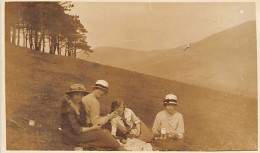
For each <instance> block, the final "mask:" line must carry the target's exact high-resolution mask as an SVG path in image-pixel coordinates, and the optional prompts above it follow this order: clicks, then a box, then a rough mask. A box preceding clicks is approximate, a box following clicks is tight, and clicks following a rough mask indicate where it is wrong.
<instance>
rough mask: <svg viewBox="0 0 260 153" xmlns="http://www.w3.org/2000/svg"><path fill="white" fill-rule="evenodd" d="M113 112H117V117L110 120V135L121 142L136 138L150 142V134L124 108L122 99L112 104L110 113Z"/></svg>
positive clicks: (135, 117) (133, 115)
mask: <svg viewBox="0 0 260 153" xmlns="http://www.w3.org/2000/svg"><path fill="white" fill-rule="evenodd" d="M113 111H117V112H118V116H117V117H115V118H113V119H112V120H111V134H112V135H113V136H114V137H115V138H119V139H121V140H123V139H127V138H133V137H136V138H138V139H140V140H143V141H145V142H150V141H151V140H152V138H153V137H152V132H151V131H150V130H149V129H148V128H147V126H146V125H145V124H144V123H143V122H142V121H141V120H140V119H139V118H138V117H137V116H136V115H135V113H134V112H133V111H132V110H131V109H129V108H125V104H124V102H123V100H122V99H120V98H118V99H116V100H115V101H113V102H112V105H111V112H113Z"/></svg>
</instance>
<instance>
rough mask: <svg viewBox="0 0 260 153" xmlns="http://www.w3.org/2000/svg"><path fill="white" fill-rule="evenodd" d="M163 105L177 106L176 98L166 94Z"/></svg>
mask: <svg viewBox="0 0 260 153" xmlns="http://www.w3.org/2000/svg"><path fill="white" fill-rule="evenodd" d="M163 103H164V104H175V105H177V104H178V103H177V96H176V95H174V94H168V95H166V97H165V100H164V101H163Z"/></svg>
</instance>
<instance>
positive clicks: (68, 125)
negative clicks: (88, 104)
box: [61, 95, 88, 135]
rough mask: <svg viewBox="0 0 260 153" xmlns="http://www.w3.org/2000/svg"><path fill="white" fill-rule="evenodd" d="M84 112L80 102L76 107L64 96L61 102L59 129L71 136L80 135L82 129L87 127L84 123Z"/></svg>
mask: <svg viewBox="0 0 260 153" xmlns="http://www.w3.org/2000/svg"><path fill="white" fill-rule="evenodd" d="M86 116H87V115H86V111H85V109H84V105H83V103H82V102H80V103H79V105H78V106H77V105H76V104H75V103H73V101H72V100H71V99H70V97H69V96H67V95H65V96H64V97H63V98H62V100H61V128H62V129H63V130H64V131H69V132H71V133H72V134H75V135H79V134H80V133H82V132H81V131H82V130H81V129H82V127H88V125H87V122H86Z"/></svg>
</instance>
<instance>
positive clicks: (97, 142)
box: [60, 84, 120, 150]
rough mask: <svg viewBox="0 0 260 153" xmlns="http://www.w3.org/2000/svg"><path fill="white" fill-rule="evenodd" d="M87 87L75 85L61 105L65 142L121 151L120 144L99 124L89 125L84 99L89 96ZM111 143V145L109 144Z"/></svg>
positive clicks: (62, 131) (62, 129)
mask: <svg viewBox="0 0 260 153" xmlns="http://www.w3.org/2000/svg"><path fill="white" fill-rule="evenodd" d="M87 94H88V92H87V91H85V86H84V85H82V84H73V85H71V86H70V90H69V91H68V92H66V95H65V96H64V97H63V99H62V101H61V102H62V103H61V128H60V130H61V134H62V138H63V141H64V142H65V143H68V144H71V145H75V146H77V145H79V144H84V145H89V146H93V147H97V148H106V149H108V150H120V145H119V143H118V142H117V141H116V140H115V139H114V138H113V137H112V136H111V135H110V134H109V133H107V132H104V131H103V130H101V129H100V128H101V126H100V125H99V124H88V121H87V120H86V112H85V107H84V105H83V103H82V97H83V96H85V95H87ZM108 142H109V143H108Z"/></svg>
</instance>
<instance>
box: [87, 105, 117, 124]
mask: <svg viewBox="0 0 260 153" xmlns="http://www.w3.org/2000/svg"><path fill="white" fill-rule="evenodd" d="M88 107H89V112H90V119H91V123H92V124H93V125H95V124H100V125H104V124H106V123H107V122H108V121H109V120H110V119H112V118H114V117H116V115H117V113H116V112H112V113H111V114H107V115H106V116H102V117H101V116H99V113H100V105H99V102H98V101H97V102H93V103H91V105H89V106H88Z"/></svg>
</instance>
